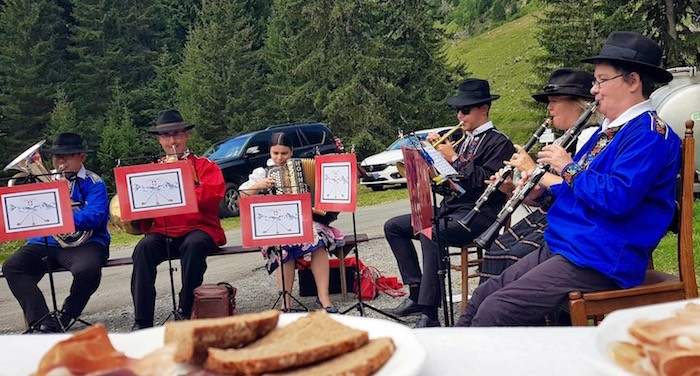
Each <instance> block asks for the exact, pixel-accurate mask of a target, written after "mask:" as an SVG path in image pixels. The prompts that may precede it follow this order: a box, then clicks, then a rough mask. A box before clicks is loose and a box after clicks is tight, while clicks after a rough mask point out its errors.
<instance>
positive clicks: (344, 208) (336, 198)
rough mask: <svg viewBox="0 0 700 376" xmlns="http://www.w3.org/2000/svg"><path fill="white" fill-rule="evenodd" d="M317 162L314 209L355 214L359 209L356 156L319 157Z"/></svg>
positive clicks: (327, 155)
mask: <svg viewBox="0 0 700 376" xmlns="http://www.w3.org/2000/svg"><path fill="white" fill-rule="evenodd" d="M315 160H316V189H315V192H314V196H315V197H314V201H315V202H314V208H316V209H321V210H326V211H335V212H351V213H354V212H355V210H356V209H357V158H356V157H355V154H353V153H347V154H326V155H319V156H317V157H316V158H315Z"/></svg>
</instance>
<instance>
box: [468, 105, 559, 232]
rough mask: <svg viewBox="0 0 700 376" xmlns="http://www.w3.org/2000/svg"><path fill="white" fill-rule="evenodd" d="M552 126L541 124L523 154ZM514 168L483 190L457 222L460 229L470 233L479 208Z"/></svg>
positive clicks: (550, 120) (505, 169)
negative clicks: (471, 206) (472, 205)
mask: <svg viewBox="0 0 700 376" xmlns="http://www.w3.org/2000/svg"><path fill="white" fill-rule="evenodd" d="M551 124H552V119H547V120H545V121H544V123H542V124H541V125H540V126H539V127H538V128H537V130H536V131H535V134H533V135H532V137H530V140H528V141H527V143H526V144H525V146H524V147H523V149H525V152H526V153H527V152H529V151H530V149H532V147H533V146H535V143H536V142H537V141H539V139H540V136H542V133H544V131H545V130H546V129H547V127H549V125H551ZM514 169H515V167H513V166H506V167H504V168H503V173H501V176H500V177H499V178H498V179H496V180H495V181H493V182H492V183H491V184H489V185H488V187H486V189H484V192H483V193H482V194H481V196H480V197H479V199H477V200H476V202H475V203H474V208H472V210H470V211H469V213H467V215H465V216H464V217H463V218H462V219H460V220H458V221H457V223H459V224H460V225H461V226H462V227H464V229H465V230H467V231H471V229H470V227H471V225H472V222H474V218H476V216H477V215H478V214H480V213H481V207H482V206H483V205H484V204H485V203H486V201H488V200H489V197H491V195H492V194H493V193H494V192H496V191H497V190H498V188H500V186H501V185H502V184H503V182H504V181H505V180H506V179H507V178H508V177H509V176H510V175H511V174H512V173H513V171H514Z"/></svg>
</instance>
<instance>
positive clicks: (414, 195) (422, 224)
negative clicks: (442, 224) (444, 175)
mask: <svg viewBox="0 0 700 376" xmlns="http://www.w3.org/2000/svg"><path fill="white" fill-rule="evenodd" d="M401 151H402V152H403V161H404V166H405V167H406V183H407V184H406V185H407V186H408V199H409V201H410V202H411V225H412V226H413V233H414V234H417V233H419V232H422V233H423V234H424V235H425V236H427V237H428V238H431V239H432V236H433V234H432V232H433V222H432V218H433V204H432V202H433V201H432V199H431V197H430V194H431V192H432V187H431V186H430V166H428V163H427V162H426V161H425V159H423V157H422V156H421V155H420V153H419V152H418V150H416V149H412V148H407V147H405V146H402V147H401Z"/></svg>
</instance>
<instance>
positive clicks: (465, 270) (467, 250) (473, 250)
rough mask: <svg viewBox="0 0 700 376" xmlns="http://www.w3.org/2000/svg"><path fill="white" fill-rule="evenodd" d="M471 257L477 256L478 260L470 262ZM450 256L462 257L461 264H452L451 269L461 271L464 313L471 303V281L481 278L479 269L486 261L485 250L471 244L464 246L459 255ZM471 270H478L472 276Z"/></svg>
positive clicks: (462, 307)
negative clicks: (469, 302) (468, 303)
mask: <svg viewBox="0 0 700 376" xmlns="http://www.w3.org/2000/svg"><path fill="white" fill-rule="evenodd" d="M470 255H476V259H472V260H470V259H469V256H470ZM450 256H459V257H460V263H459V264H452V263H450V269H452V270H455V271H459V272H460V275H461V278H462V303H461V305H460V307H461V309H462V312H464V309H465V308H467V302H468V301H469V279H471V278H479V268H480V267H481V264H482V263H483V261H484V248H482V247H481V246H480V245H478V244H476V243H469V244H467V245H464V246H462V248H461V249H460V251H459V253H450ZM465 265H466V266H465ZM469 268H476V270H475V271H474V272H473V273H471V274H470V273H469Z"/></svg>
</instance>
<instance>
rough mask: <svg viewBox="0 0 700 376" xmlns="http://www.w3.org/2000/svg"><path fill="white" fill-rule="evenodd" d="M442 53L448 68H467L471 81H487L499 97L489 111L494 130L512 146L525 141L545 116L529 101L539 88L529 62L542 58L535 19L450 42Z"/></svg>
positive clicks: (516, 22)
mask: <svg viewBox="0 0 700 376" xmlns="http://www.w3.org/2000/svg"><path fill="white" fill-rule="evenodd" d="M445 52H446V54H447V60H448V62H449V63H450V64H458V63H463V64H466V65H467V69H468V70H469V72H471V74H472V76H473V77H476V78H483V79H487V80H488V81H489V82H490V83H491V92H492V93H494V94H498V95H500V96H501V98H500V99H498V100H497V101H495V102H494V104H493V108H492V110H491V118H492V120H493V121H494V124H495V125H496V127H498V128H499V129H501V130H502V131H504V132H505V133H506V134H507V135H508V136H510V137H511V138H512V139H513V140H514V141H515V142H518V143H523V142H525V141H527V139H529V138H530V136H531V135H532V133H533V132H534V131H535V129H536V128H537V126H538V125H539V124H541V123H542V121H543V120H544V116H545V111H544V110H545V109H544V107H541V108H539V107H533V103H535V102H534V100H533V99H532V97H530V95H532V94H534V91H533V90H536V89H537V86H539V85H537V78H536V77H535V74H534V73H533V64H532V60H533V58H534V57H535V56H538V55H542V54H543V50H542V49H541V48H540V47H539V45H538V44H537V40H536V39H535V17H534V16H532V15H528V16H525V17H522V18H519V19H517V20H515V21H512V22H509V23H507V24H505V25H503V26H500V27H498V28H495V29H493V30H491V31H488V32H486V33H484V34H481V35H479V36H476V37H473V38H468V39H464V40H459V41H450V42H449V45H447V46H446V51H445ZM533 88H534V89H533Z"/></svg>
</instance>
